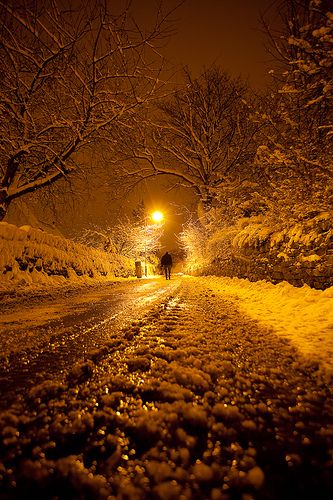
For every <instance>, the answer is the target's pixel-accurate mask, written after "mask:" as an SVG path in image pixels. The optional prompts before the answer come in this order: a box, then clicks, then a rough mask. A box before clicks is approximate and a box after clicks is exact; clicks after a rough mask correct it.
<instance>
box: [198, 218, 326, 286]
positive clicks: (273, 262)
mask: <svg viewBox="0 0 333 500" xmlns="http://www.w3.org/2000/svg"><path fill="white" fill-rule="evenodd" d="M190 265H192V270H195V271H196V272H202V271H203V272H204V273H209V274H219V275H225V276H238V277H246V278H249V279H251V280H258V279H259V280H260V279H268V280H270V281H272V282H273V283H278V282H280V281H288V282H289V283H292V284H293V285H295V286H302V285H303V284H308V285H310V286H311V287H314V288H317V289H325V288H327V287H330V286H332V285H333V227H332V213H330V212H320V213H316V214H312V215H311V216H309V218H308V219H305V220H303V221H300V222H297V223H295V222H290V223H289V224H287V223H285V224H284V225H281V224H279V225H270V224H268V222H267V220H266V218H265V217H264V216H260V217H252V218H245V219H240V220H239V221H238V222H237V223H236V224H235V226H232V227H227V228H223V229H220V230H218V231H215V232H213V234H212V235H211V236H210V237H209V238H208V241H207V246H206V252H205V259H204V261H198V262H196V263H195V262H192V263H191V262H190Z"/></svg>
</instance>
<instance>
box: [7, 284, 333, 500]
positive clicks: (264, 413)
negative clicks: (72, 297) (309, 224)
mask: <svg viewBox="0 0 333 500" xmlns="http://www.w3.org/2000/svg"><path fill="white" fill-rule="evenodd" d="M144 286H146V289H145V288H142V287H144ZM118 287H119V288H118ZM112 289H113V290H121V291H122V293H124V304H125V303H126V299H125V297H126V296H127V297H128V299H129V302H128V304H127V306H128V309H127V308H125V311H124V313H120V310H119V309H113V310H112V313H111V310H108V312H107V309H108V306H107V307H106V309H105V306H106V302H105V298H103V299H102V297H104V295H103V294H102V295H98V294H99V293H100V292H98V291H97V290H96V291H95V292H94V294H97V296H99V298H97V296H96V300H95V301H94V303H93V302H91V304H90V305H91V309H89V307H90V306H89V307H88V305H87V304H88V302H89V301H88V302H87V300H84V301H83V302H84V303H85V304H86V305H85V306H82V308H80V307H79V306H78V304H79V298H78V297H77V301H76V304H77V305H76V306H75V307H76V308H77V310H78V311H77V314H78V316H76V313H75V314H74V313H73V310H72V312H71V314H69V315H68V314H67V312H68V311H67V312H64V318H63V322H62V323H61V324H62V326H61V324H60V330H59V331H62V332H63V333H61V334H59V335H60V337H62V336H63V335H65V331H66V329H67V328H70V329H71V328H72V326H71V325H72V320H71V319H70V318H72V317H73V315H74V317H77V318H78V317H79V316H80V314H81V318H82V324H83V325H84V326H83V327H82V328H83V329H85V330H84V331H87V332H90V333H89V335H88V333H87V335H86V336H84V338H85V337H89V338H90V339H93V340H92V342H91V343H89V342H88V341H87V342H88V343H86V341H82V344H83V346H81V347H80V350H81V351H80V352H81V354H82V356H81V359H78V362H77V363H76V364H73V366H68V365H67V367H63V368H62V370H63V371H62V372H61V377H60V378H59V379H57V378H56V377H53V376H52V377H51V380H47V381H44V382H41V383H39V384H35V385H34V387H32V388H31V389H30V391H29V393H28V394H27V395H26V397H22V398H21V399H20V400H18V401H17V402H16V403H15V404H14V405H12V406H11V407H10V408H8V409H7V410H6V411H3V412H2V413H0V429H2V430H1V441H0V449H1V460H0V480H1V484H0V491H2V492H3V495H4V496H3V498H6V500H8V499H14V498H28V497H29V498H51V497H52V498H55V497H58V498H65V497H66V498H82V499H88V498H92V499H95V498H96V499H107V498H109V499H111V500H113V499H121V500H122V499H124V500H125V499H135V500H136V499H138V500H141V499H142V500H145V499H161V500H171V499H174V500H178V499H192V498H193V499H198V500H202V499H210V500H228V499H242V500H251V499H259V500H261V499H262V500H268V499H274V500H275V499H276V500H278V499H279V500H280V499H290V500H291V499H293V500H294V499H297V500H303V499H314V498H315V499H316V500H317V499H325V500H326V499H329V498H332V494H333V398H332V388H331V386H330V385H329V384H327V383H326V382H325V380H324V379H323V378H322V376H321V374H320V372H319V371H318V365H317V364H316V363H315V362H313V361H309V360H307V359H306V358H304V357H303V356H302V355H300V354H299V352H298V351H297V350H296V349H295V348H294V347H292V346H291V345H290V344H289V342H288V341H287V340H286V339H283V338H281V337H279V336H277V335H275V334H274V332H273V331H271V330H268V329H265V328H264V327H263V326H260V325H259V324H258V323H257V322H256V321H254V320H251V319H249V317H246V316H245V315H244V314H242V313H241V312H240V309H239V308H238V304H237V302H236V301H235V300H233V299H232V298H230V296H229V297H228V296H227V295H225V294H223V293H222V292H218V291H217V290H216V289H212V288H211V287H210V282H209V280H203V279H200V278H177V279H174V280H171V281H170V282H168V283H167V284H166V283H165V282H164V280H161V279H159V280H158V279H157V280H152V281H151V282H149V283H148V282H147V283H140V284H137V282H136V283H133V284H121V285H118V284H116V285H114V286H113V287H112ZM129 290H132V291H131V292H129ZM127 294H128V295H127ZM107 296H110V294H107ZM130 297H131V298H130ZM133 298H135V303H134V304H133V303H132V301H133ZM80 300H81V299H80ZM110 301H111V302H112V300H111V298H110ZM37 302H38V300H37ZM111 302H110V304H111ZM127 306H126V307H127ZM89 310H91V311H94V314H96V317H95V319H94V320H93V321H92V323H89V318H88V316H87V315H88V313H89ZM97 311H98V314H97ZM129 311H131V313H130V312H129ZM7 313H8V314H9V309H8V310H7ZM118 313H119V314H118ZM116 314H118V316H116V317H114V318H113V319H112V320H111V318H112V317H113V316H114V315H116ZM134 316H135V317H136V319H135V321H133V318H134ZM66 317H67V319H66V321H68V323H67V325H68V326H67V327H65V326H64V325H65V318H66ZM120 317H122V318H123V319H121V320H120V319H119V318H120ZM96 318H97V320H96ZM117 318H118V319H119V323H116V320H117ZM34 321H35V320H34ZM53 321H54V319H53ZM94 321H95V323H94ZM113 321H115V323H113ZM93 325H96V327H94V326H93ZM44 327H45V325H43V324H40V325H39V326H38V327H37V326H36V328H37V331H42V329H43V328H44ZM38 328H40V329H41V330H38ZM61 328H63V330H61ZM89 328H90V329H91V328H93V329H92V330H89ZM19 331H20V330H19V328H18V330H17V336H18V338H19ZM111 331H112V333H110V332H111ZM78 332H79V331H77V332H76V333H77V335H76V333H75V332H74V336H75V335H76V337H75V338H76V341H77V340H78V339H80V342H81V339H82V337H81V336H78ZM43 334H44V335H47V334H46V333H45V332H44V333H43ZM72 334H73V333H71V334H69V337H68V340H69V343H71V342H72V343H73V345H74V344H75V339H74V338H71V335H72ZM51 340H52V339H51V337H50V341H51ZM8 346H9V344H8ZM21 347H22V346H19V347H18V350H17V352H18V353H19V351H20V352H23V351H24V349H21ZM8 348H9V347H8ZM35 348H36V349H37V345H36V346H35ZM37 350H38V349H37ZM17 355H18V354H17ZM70 356H71V354H70Z"/></svg>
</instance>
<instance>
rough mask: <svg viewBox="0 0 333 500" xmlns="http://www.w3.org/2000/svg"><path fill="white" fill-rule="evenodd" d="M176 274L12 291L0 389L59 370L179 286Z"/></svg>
mask: <svg viewBox="0 0 333 500" xmlns="http://www.w3.org/2000/svg"><path fill="white" fill-rule="evenodd" d="M179 283H180V282H179V278H178V279H177V278H174V279H173V280H172V282H171V281H170V282H166V281H165V280H163V279H162V278H161V277H158V278H155V279H143V280H133V281H125V282H114V283H111V284H108V285H105V286H103V287H101V286H98V287H90V288H88V289H86V290H85V289H83V290H82V289H81V290H80V289H77V288H74V289H68V290H65V291H64V290H58V291H54V292H53V293H52V292H49V293H48V294H43V293H37V294H35V295H33V296H26V295H23V296H18V297H17V296H16V297H15V299H12V300H7V301H6V302H3V303H2V307H1V317H0V342H1V358H0V359H1V364H0V392H1V394H2V397H1V405H0V407H3V406H4V405H6V404H7V402H8V400H10V399H13V397H14V396H15V393H20V392H22V391H23V390H24V389H27V388H29V387H31V386H33V385H34V384H35V383H36V382H40V381H42V380H45V379H47V378H50V377H51V376H52V377H57V376H58V377H59V375H60V376H62V375H63V373H64V372H66V370H68V367H70V366H72V365H73V363H75V362H76V361H78V360H79V359H82V358H83V357H84V356H85V355H86V354H87V352H89V351H91V350H92V349H93V348H98V347H102V346H104V345H106V343H107V342H109V341H110V340H112V338H113V337H114V335H115V334H116V333H117V332H119V329H120V328H122V327H124V326H125V325H128V324H130V323H131V322H132V321H135V320H136V319H137V317H140V316H143V315H144V313H145V311H146V310H147V309H149V308H150V307H151V306H152V305H154V304H155V303H156V302H159V301H161V300H162V298H165V297H167V296H168V295H169V294H170V293H172V292H173V291H174V290H175V289H176V288H177V287H178V286H179Z"/></svg>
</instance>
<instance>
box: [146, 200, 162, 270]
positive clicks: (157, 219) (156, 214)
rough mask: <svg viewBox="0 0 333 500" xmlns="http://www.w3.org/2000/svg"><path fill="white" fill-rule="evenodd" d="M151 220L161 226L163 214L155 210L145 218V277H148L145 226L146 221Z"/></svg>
mask: <svg viewBox="0 0 333 500" xmlns="http://www.w3.org/2000/svg"><path fill="white" fill-rule="evenodd" d="M148 218H149V219H151V220H152V221H153V222H154V223H156V224H161V223H162V221H163V220H164V214H163V212H161V211H160V210H155V211H154V212H153V213H152V214H150V216H148V217H146V218H145V248H144V252H145V264H144V265H145V276H148V269H147V236H148V228H149V226H148V225H147V219H148Z"/></svg>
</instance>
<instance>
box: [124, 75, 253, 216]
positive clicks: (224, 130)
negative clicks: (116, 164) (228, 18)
mask: <svg viewBox="0 0 333 500" xmlns="http://www.w3.org/2000/svg"><path fill="white" fill-rule="evenodd" d="M247 90H248V89H247V85H246V84H245V83H244V82H243V81H242V80H241V79H239V78H232V77H230V76H229V75H228V74H227V73H225V72H222V71H221V70H219V69H218V68H216V67H212V68H210V69H208V70H206V71H205V72H204V73H203V74H202V75H201V76H200V77H199V78H197V79H193V78H192V76H191V74H190V73H189V72H188V71H187V70H186V71H185V85H184V87H183V88H182V89H181V90H179V91H176V92H175V93H174V95H173V96H172V97H171V98H169V99H165V100H164V101H162V102H160V104H159V107H158V111H157V115H156V116H157V118H156V120H155V121H154V123H153V122H152V120H150V122H149V120H147V122H146V123H148V125H147V127H146V128H145V127H144V125H143V124H144V122H145V118H144V117H143V119H142V123H141V127H140V129H141V136H139V137H137V138H136V140H132V142H131V143H129V144H128V148H127V151H129V155H131V156H132V158H134V159H135V160H136V164H134V165H132V166H130V167H129V166H128V165H129V163H128V162H129V161H130V157H129V156H128V157H127V158H124V160H125V167H124V170H123V174H124V176H125V178H126V179H127V180H128V182H129V185H133V183H134V182H140V181H141V180H142V179H147V178H150V177H155V176H168V177H169V178H173V180H174V185H177V186H183V187H186V188H190V189H192V190H193V191H194V192H195V193H197V195H198V201H200V202H201V203H202V204H203V206H205V207H207V208H209V207H210V206H211V204H212V202H213V200H214V198H215V196H216V193H217V191H218V190H220V189H223V188H224V187H229V188H230V189H232V186H234V185H238V184H240V183H241V182H243V181H245V180H246V179H248V178H249V177H250V169H251V164H252V160H253V158H254V154H255V151H256V147H255V142H254V137H255V134H256V132H257V130H258V127H260V124H258V123H253V122H252V121H251V113H252V109H251V105H250V104H249V102H248V101H246V98H247V97H248V93H247Z"/></svg>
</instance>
